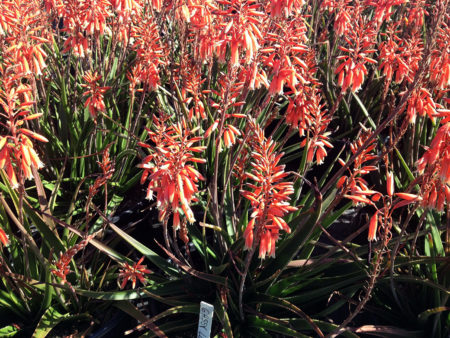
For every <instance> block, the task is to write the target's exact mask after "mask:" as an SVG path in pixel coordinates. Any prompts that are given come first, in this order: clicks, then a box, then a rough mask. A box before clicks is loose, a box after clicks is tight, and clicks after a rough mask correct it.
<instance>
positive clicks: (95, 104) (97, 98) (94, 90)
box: [81, 71, 111, 121]
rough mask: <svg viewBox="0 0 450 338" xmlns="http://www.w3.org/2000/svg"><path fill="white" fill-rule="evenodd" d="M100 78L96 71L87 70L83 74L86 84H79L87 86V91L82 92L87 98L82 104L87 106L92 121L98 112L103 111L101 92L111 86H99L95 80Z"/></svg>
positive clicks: (103, 104) (103, 103)
mask: <svg viewBox="0 0 450 338" xmlns="http://www.w3.org/2000/svg"><path fill="white" fill-rule="evenodd" d="M101 78H102V76H101V75H98V74H97V72H94V73H92V72H91V71H89V72H87V73H86V74H85V75H84V76H83V80H84V81H86V84H82V85H81V86H83V87H85V88H87V91H86V92H84V93H83V96H87V100H86V102H85V104H84V106H85V107H88V109H89V113H90V114H91V116H92V118H93V119H94V121H95V118H96V117H97V113H98V112H101V111H105V102H103V94H104V93H105V92H106V91H107V90H108V89H110V88H111V87H99V86H98V83H97V82H98V81H100V79H101Z"/></svg>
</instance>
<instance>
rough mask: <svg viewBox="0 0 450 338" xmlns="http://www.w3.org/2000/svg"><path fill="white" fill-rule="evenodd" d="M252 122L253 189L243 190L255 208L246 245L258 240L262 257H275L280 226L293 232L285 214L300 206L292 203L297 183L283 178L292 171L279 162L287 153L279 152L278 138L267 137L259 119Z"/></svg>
mask: <svg viewBox="0 0 450 338" xmlns="http://www.w3.org/2000/svg"><path fill="white" fill-rule="evenodd" d="M250 126H251V129H252V130H253V133H254V134H253V137H252V139H251V141H250V147H251V148H252V153H251V156H252V159H253V161H252V163H251V165H252V167H253V169H252V170H251V171H250V172H246V174H245V175H246V177H247V178H248V179H250V180H251V181H253V183H251V184H250V183H249V184H248V186H249V187H250V188H251V190H242V191H241V194H242V195H243V196H244V197H245V198H247V199H248V200H249V201H250V204H251V206H252V208H253V211H252V213H251V215H250V221H249V223H248V224H247V227H246V229H245V231H244V238H245V247H246V248H247V249H250V248H252V247H253V246H254V245H256V243H255V241H258V242H259V257H260V258H265V256H266V255H269V256H271V257H275V243H276V241H277V240H278V237H279V232H280V230H284V231H286V232H287V233H290V232H291V229H290V228H289V226H288V225H287V223H286V222H285V221H284V220H283V216H285V215H286V214H288V213H290V212H293V211H296V210H297V208H296V207H293V206H291V205H289V203H288V201H289V199H290V197H289V196H290V195H291V194H292V193H293V192H294V187H293V183H292V182H283V179H284V178H285V177H286V176H287V175H288V174H287V173H285V172H284V166H283V165H279V161H280V160H281V157H282V156H283V153H281V154H279V153H277V152H275V147H276V144H275V142H273V141H272V140H271V139H269V140H267V139H266V138H265V137H264V131H263V130H262V129H261V128H260V127H259V126H258V125H257V124H256V123H255V122H253V121H251V122H250Z"/></svg>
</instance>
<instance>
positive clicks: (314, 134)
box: [299, 95, 333, 164]
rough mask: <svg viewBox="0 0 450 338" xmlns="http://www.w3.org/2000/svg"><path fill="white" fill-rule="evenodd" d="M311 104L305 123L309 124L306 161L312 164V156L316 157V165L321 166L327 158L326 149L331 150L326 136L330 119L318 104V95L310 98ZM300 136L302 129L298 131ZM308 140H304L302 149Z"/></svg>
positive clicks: (301, 144) (331, 146) (328, 133)
mask: <svg viewBox="0 0 450 338" xmlns="http://www.w3.org/2000/svg"><path fill="white" fill-rule="evenodd" d="M311 100H312V104H311V106H310V108H311V111H310V112H309V116H308V118H307V119H305V121H307V122H306V123H307V124H309V126H308V129H307V133H308V135H309V142H308V153H307V155H306V161H307V162H308V163H312V162H313V160H314V155H316V162H317V164H322V163H323V160H324V159H325V156H327V151H326V148H333V145H332V144H331V143H330V141H329V138H328V136H329V135H330V132H327V131H326V130H327V128H328V124H329V123H330V121H331V118H330V117H329V116H328V115H327V111H326V110H324V109H323V105H320V104H319V100H320V97H319V96H318V95H316V96H313V97H312V98H311ZM299 131H300V136H303V135H302V134H303V133H304V129H300V128H299ZM307 141H308V138H305V139H304V140H303V141H302V142H301V143H300V146H301V147H304V146H305V145H306V142H307Z"/></svg>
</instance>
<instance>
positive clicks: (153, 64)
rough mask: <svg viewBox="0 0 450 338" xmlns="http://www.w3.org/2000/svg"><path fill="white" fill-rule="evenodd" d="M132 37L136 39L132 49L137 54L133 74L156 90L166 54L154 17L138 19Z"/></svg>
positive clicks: (149, 87)
mask: <svg viewBox="0 0 450 338" xmlns="http://www.w3.org/2000/svg"><path fill="white" fill-rule="evenodd" d="M131 36H132V37H133V38H134V43H133V46H132V49H133V50H134V51H136V54H137V63H136V65H135V66H134V69H133V73H134V75H135V76H138V77H139V80H140V81H142V82H143V83H144V84H146V85H147V86H148V89H150V90H153V89H156V88H157V86H158V85H159V83H160V78H159V66H160V65H163V64H164V61H163V57H164V53H163V48H162V47H161V44H160V42H159V40H160V38H159V33H158V29H157V26H156V24H155V23H154V22H153V17H149V18H146V19H142V18H140V19H138V18H136V22H135V24H133V27H132V32H131Z"/></svg>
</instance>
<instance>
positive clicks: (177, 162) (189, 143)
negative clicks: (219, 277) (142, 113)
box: [139, 116, 205, 239]
mask: <svg viewBox="0 0 450 338" xmlns="http://www.w3.org/2000/svg"><path fill="white" fill-rule="evenodd" d="M166 120H167V117H164V116H163V117H161V118H160V119H157V118H156V117H154V124H153V125H154V130H148V133H149V137H150V140H151V141H152V142H153V143H154V144H155V146H154V147H152V146H150V147H149V148H148V147H146V148H148V149H150V151H152V154H151V155H149V156H147V157H146V158H145V159H144V160H143V161H142V163H141V164H140V165H139V167H140V168H142V169H144V172H143V174H142V179H141V183H143V182H144V181H145V180H146V179H147V178H148V179H149V184H148V188H147V198H149V199H151V198H152V197H153V193H154V192H155V193H156V199H157V207H158V209H159V218H160V220H161V221H164V220H167V218H168V217H169V216H170V214H172V213H174V219H173V222H174V227H175V228H178V227H179V226H181V227H182V228H183V227H185V226H186V225H185V223H184V222H181V221H180V212H181V210H183V213H184V216H185V217H186V219H187V220H188V221H189V222H191V223H192V222H195V217H194V214H193V212H192V210H191V208H190V204H191V202H192V201H193V200H194V195H195V194H196V193H197V192H198V187H197V184H198V181H199V180H204V177H203V176H202V175H201V174H200V173H199V172H198V171H197V170H196V169H194V168H193V167H192V166H191V165H189V164H188V162H195V163H205V159H202V158H196V157H194V156H193V154H192V153H193V152H195V153H200V152H203V151H204V150H205V147H203V146H194V143H196V142H199V141H201V140H202V138H201V137H192V134H193V132H195V130H191V131H190V130H189V129H187V126H186V125H185V124H184V123H179V124H173V125H170V126H167V124H168V123H167V124H166ZM180 230H183V231H184V229H180ZM184 238H185V239H186V238H187V236H184Z"/></svg>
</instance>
